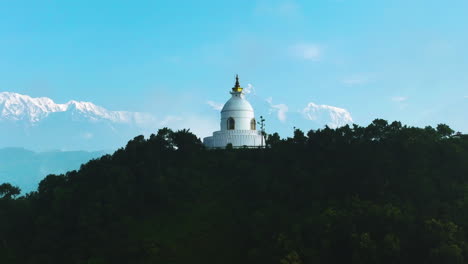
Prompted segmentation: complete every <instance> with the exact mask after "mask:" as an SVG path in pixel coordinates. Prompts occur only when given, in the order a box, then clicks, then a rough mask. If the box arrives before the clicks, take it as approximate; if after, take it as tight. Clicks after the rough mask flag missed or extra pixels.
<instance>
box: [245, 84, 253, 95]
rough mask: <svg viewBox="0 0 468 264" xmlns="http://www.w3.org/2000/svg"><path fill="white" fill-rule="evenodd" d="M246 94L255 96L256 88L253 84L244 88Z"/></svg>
mask: <svg viewBox="0 0 468 264" xmlns="http://www.w3.org/2000/svg"><path fill="white" fill-rule="evenodd" d="M244 93H245V94H255V87H254V86H253V85H252V84H250V83H249V84H247V86H246V87H245V88H244Z"/></svg>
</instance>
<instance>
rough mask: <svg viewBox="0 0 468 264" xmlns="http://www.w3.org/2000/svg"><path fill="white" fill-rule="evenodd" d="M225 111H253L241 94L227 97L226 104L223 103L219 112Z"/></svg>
mask: <svg viewBox="0 0 468 264" xmlns="http://www.w3.org/2000/svg"><path fill="white" fill-rule="evenodd" d="M226 111H251V112H253V108H252V106H251V105H250V103H249V102H248V101H247V100H245V99H244V98H243V96H241V95H239V96H233V97H231V99H229V100H228V101H227V102H226V104H224V107H223V109H222V110H221V112H226Z"/></svg>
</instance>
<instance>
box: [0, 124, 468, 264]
mask: <svg viewBox="0 0 468 264" xmlns="http://www.w3.org/2000/svg"><path fill="white" fill-rule="evenodd" d="M267 141H268V148H266V149H226V150H207V149H204V147H203V146H202V144H201V142H200V141H199V139H197V138H196V136H194V135H193V134H191V133H190V132H188V131H186V130H183V131H177V132H173V131H171V130H169V129H162V130H160V131H159V132H158V133H157V135H152V136H151V137H150V138H148V139H145V138H144V137H143V136H139V137H136V138H134V139H133V140H131V141H130V142H128V144H127V146H126V147H125V148H124V149H120V150H118V151H116V152H115V153H114V154H113V155H106V156H103V157H102V158H100V159H97V160H92V161H90V162H88V163H87V164H85V165H82V166H81V169H80V170H79V171H72V172H68V173H67V174H65V175H49V176H47V177H46V178H45V179H44V180H43V181H42V182H41V183H40V185H39V188H38V191H37V192H33V193H30V194H28V195H26V196H25V197H16V196H15V195H17V194H18V190H17V189H15V188H14V187H13V186H11V185H9V184H3V185H1V186H0V197H1V198H0V263H31V264H32V263H34V264H36V263H38V264H41V263H44V264H45V263H47V264H51V263H60V264H63V263H67V264H75V263H76V264H104V263H107V264H116V263H132V264H139V263H148V264H149V263H164V264H171V263H174V264H179V263H180V264H187V263H191V264H194V263H204V264H206V263H225V264H230V263H232V264H240V263H242V264H248V263H252V264H253V263H255V264H258V263H265V264H271V263H278V264H299V263H339V264H343V263H383V264H384V263H468V138H466V137H465V136H462V135H455V134H454V133H453V131H452V130H451V129H450V128H449V127H447V126H445V125H439V126H438V127H437V128H431V127H426V128H414V127H407V126H402V125H401V124H400V123H399V122H393V123H391V124H389V123H387V122H386V121H384V120H375V121H374V122H373V123H372V124H370V125H369V126H368V127H359V126H353V127H348V126H346V127H342V128H338V129H330V128H325V129H321V130H316V131H310V132H308V133H306V134H305V133H303V132H302V131H300V130H296V131H295V132H294V136H293V137H292V138H287V139H280V138H279V137H278V135H277V134H274V135H270V136H269V137H268V140H267Z"/></svg>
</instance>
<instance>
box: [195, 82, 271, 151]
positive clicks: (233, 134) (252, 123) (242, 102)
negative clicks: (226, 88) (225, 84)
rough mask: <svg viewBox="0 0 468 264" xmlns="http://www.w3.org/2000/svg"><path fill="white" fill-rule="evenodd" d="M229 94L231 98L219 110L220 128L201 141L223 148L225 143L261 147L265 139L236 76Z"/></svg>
mask: <svg viewBox="0 0 468 264" xmlns="http://www.w3.org/2000/svg"><path fill="white" fill-rule="evenodd" d="M230 94H231V98H230V99H229V100H228V101H227V102H226V103H225V104H224V106H223V109H222V110H221V122H220V128H221V129H220V130H219V131H215V132H214V133H213V136H211V137H206V138H204V139H203V143H204V144H205V145H206V146H207V147H209V148H224V147H226V145H227V144H232V146H233V147H242V146H248V147H263V146H264V144H263V143H264V142H265V139H264V138H263V135H262V133H261V131H258V130H257V126H256V125H257V122H256V120H255V115H254V110H253V107H252V106H251V105H250V103H249V102H248V101H247V100H246V99H245V97H244V93H243V92H242V87H240V84H239V78H238V76H236V84H235V86H234V87H233V88H232V92H230Z"/></svg>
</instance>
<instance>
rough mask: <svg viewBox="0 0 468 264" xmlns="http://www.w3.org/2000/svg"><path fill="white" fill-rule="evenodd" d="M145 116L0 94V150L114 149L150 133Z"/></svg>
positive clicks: (88, 104) (150, 120)
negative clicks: (7, 148)
mask: <svg viewBox="0 0 468 264" xmlns="http://www.w3.org/2000/svg"><path fill="white" fill-rule="evenodd" d="M153 121H154V118H153V116H151V115H150V114H147V113H139V112H128V111H111V110H107V109H105V108H104V107H101V106H98V105H95V104H93V103H91V102H78V101H73V100H72V101H69V102H67V103H63V104H60V103H55V102H54V101H53V100H52V99H50V98H47V97H39V98H33V97H30V96H28V95H23V94H18V93H11V92H1V93H0V147H24V148H28V149H33V150H50V149H61V150H102V149H115V148H117V147H120V146H122V145H125V143H126V142H127V141H128V140H129V139H131V138H132V137H134V136H136V135H139V134H145V133H146V134H147V133H148V131H150V130H151V127H152V124H153V123H154V122H153Z"/></svg>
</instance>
